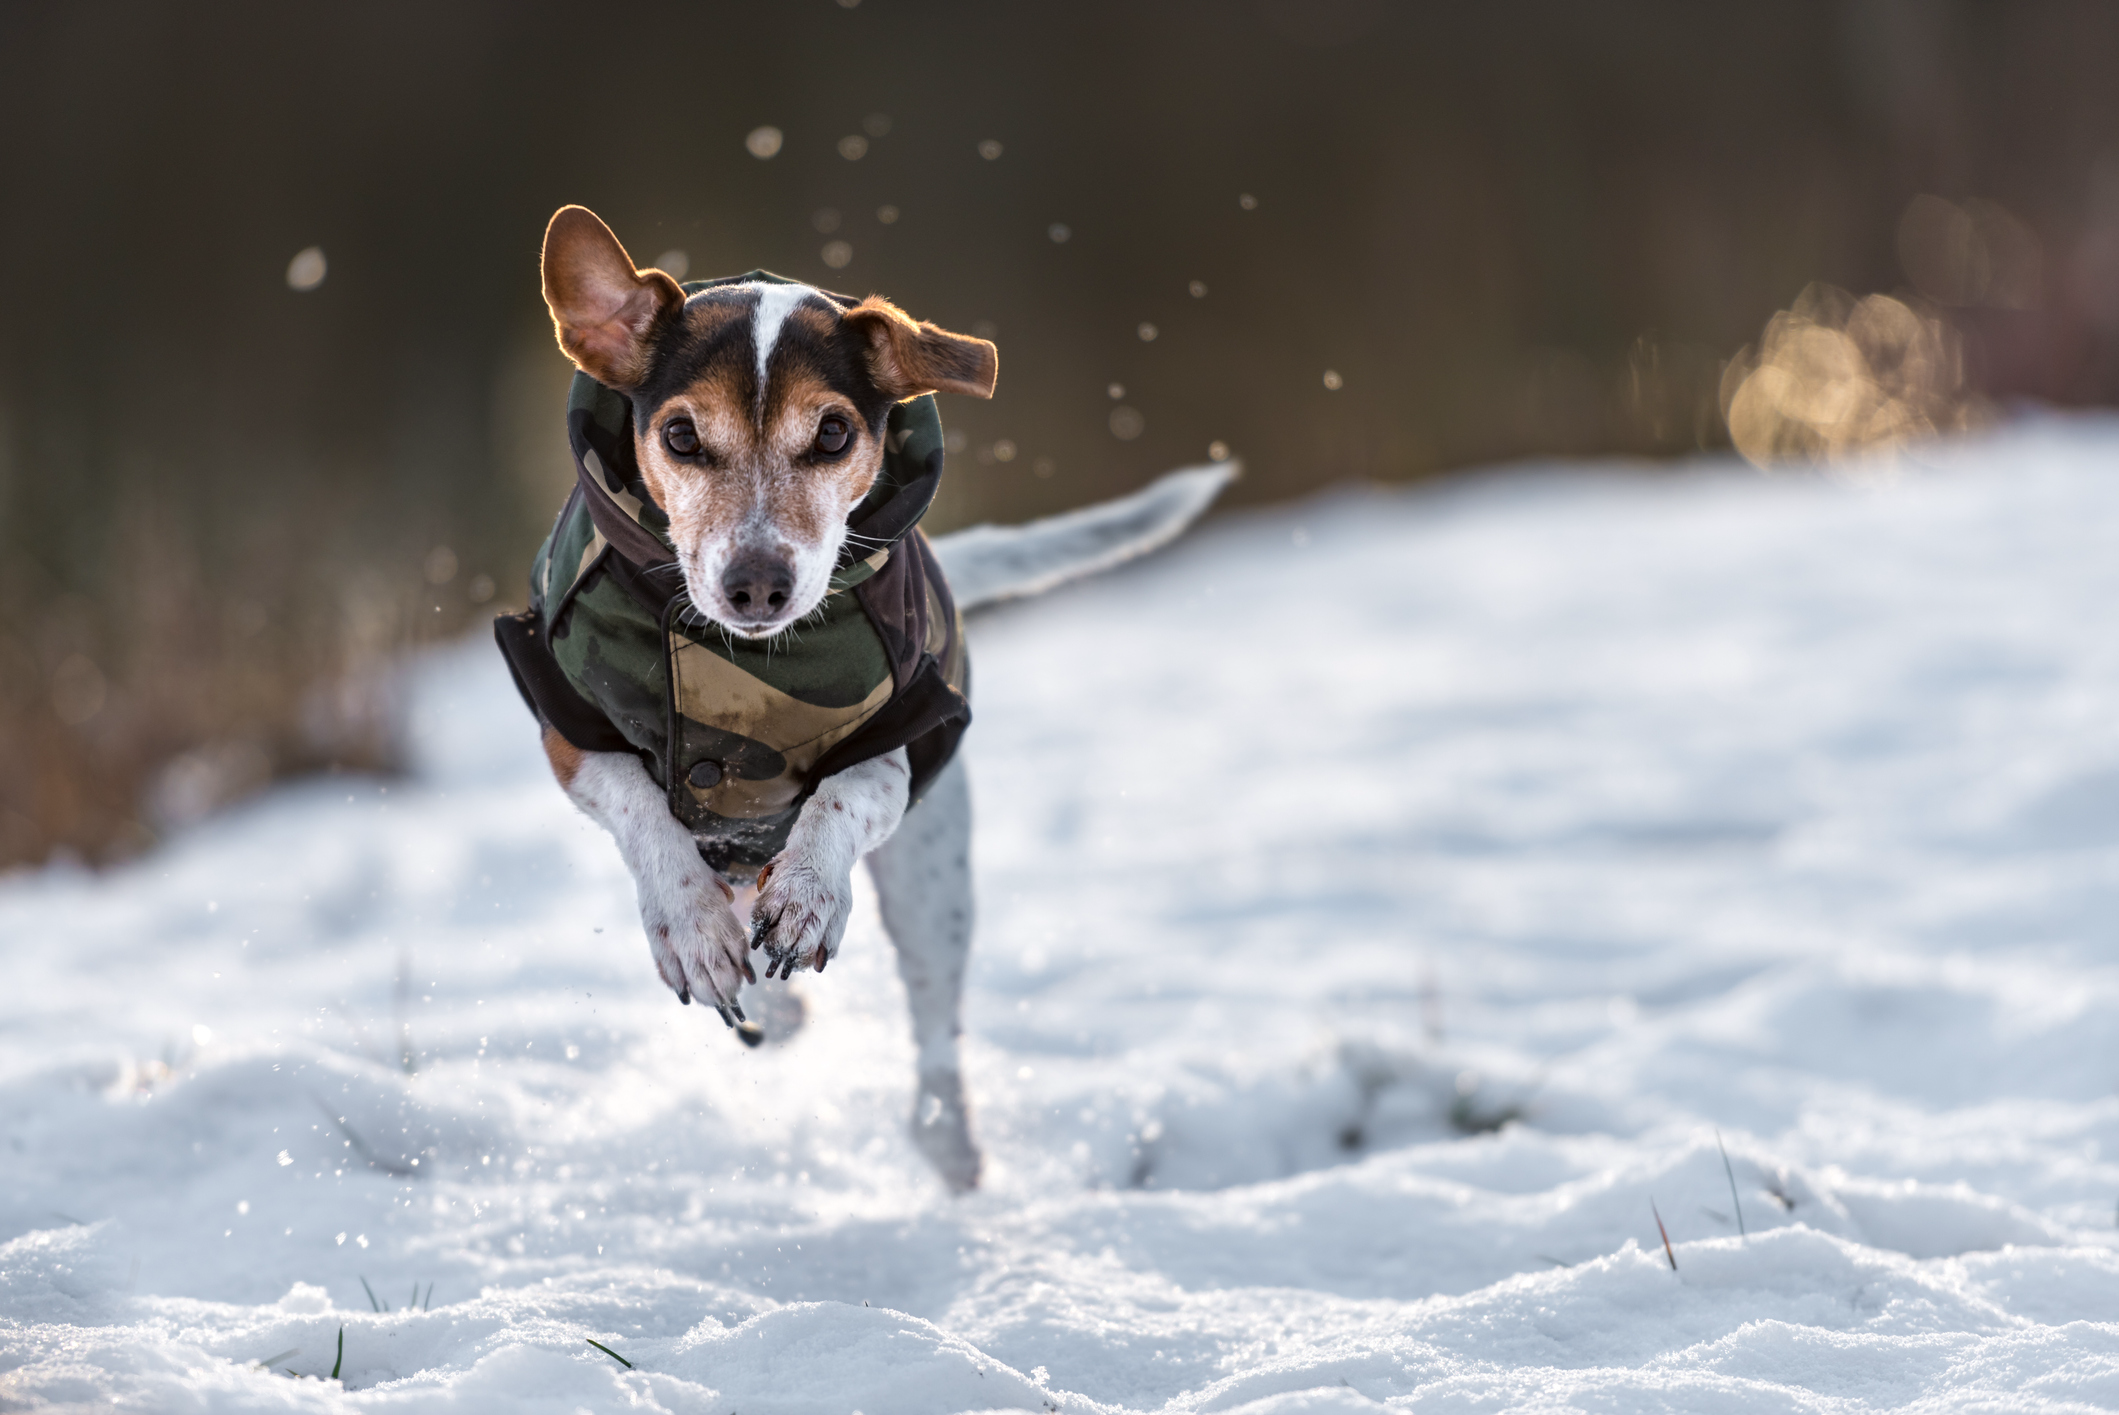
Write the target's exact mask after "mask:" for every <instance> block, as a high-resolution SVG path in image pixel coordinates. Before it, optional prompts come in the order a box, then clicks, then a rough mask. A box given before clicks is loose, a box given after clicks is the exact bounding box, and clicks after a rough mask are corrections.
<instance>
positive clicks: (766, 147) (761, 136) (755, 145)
mask: <svg viewBox="0 0 2119 1415" xmlns="http://www.w3.org/2000/svg"><path fill="white" fill-rule="evenodd" d="M781 141H782V136H781V133H780V130H779V129H778V128H775V127H773V126H771V125H770V124H768V125H767V126H765V127H762V128H752V129H751V130H750V132H749V133H748V134H747V135H745V137H744V139H743V145H744V147H746V148H748V149H749V150H750V155H751V156H752V157H755V158H757V159H758V160H759V161H760V162H763V161H765V160H766V159H767V158H770V157H772V156H773V155H775V154H776V153H778V152H779V151H780V143H781Z"/></svg>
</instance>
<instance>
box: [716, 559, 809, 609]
mask: <svg viewBox="0 0 2119 1415" xmlns="http://www.w3.org/2000/svg"><path fill="white" fill-rule="evenodd" d="M794 589H795V572H794V570H793V569H792V568H791V567H790V566H789V565H788V563H787V562H786V561H784V560H773V559H769V558H767V557H766V556H762V555H748V556H744V557H743V558H741V559H739V560H736V561H734V562H732V563H731V564H730V565H729V567H728V569H727V570H726V571H725V572H723V574H722V576H721V593H723V594H725V595H727V596H728V602H729V603H730V604H732V605H734V606H735V607H736V608H738V609H741V610H746V611H748V612H750V613H752V614H756V615H760V616H763V615H767V614H772V613H775V612H777V611H779V610H781V609H785V608H786V607H787V597H788V596H789V595H791V594H793V593H794Z"/></svg>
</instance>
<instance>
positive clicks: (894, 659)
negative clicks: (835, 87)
mask: <svg viewBox="0 0 2119 1415" xmlns="http://www.w3.org/2000/svg"><path fill="white" fill-rule="evenodd" d="M738 278H739V279H742V280H774V279H776V278H777V277H774V276H770V275H765V274H763V273H753V274H751V275H746V276H741V277H738ZM708 283H709V282H704V281H695V282H691V283H688V284H687V285H686V286H685V287H684V288H685V290H686V292H687V293H690V292H693V291H697V290H700V289H704V288H706V286H707V284H708ZM712 283H717V284H718V283H721V282H712ZM849 303H851V302H849ZM632 419H633V412H632V405H631V403H630V401H629V400H628V399H626V398H625V397H624V396H622V395H620V394H618V393H614V392H612V391H611V390H610V389H608V388H605V387H604V386H603V385H602V384H600V383H597V382H596V381H595V380H594V379H592V378H590V377H589V376H588V375H587V374H576V375H575V376H574V384H573V388H572V390H571V391H570V393H569V396H568V399H567V439H568V442H569V444H570V445H571V447H572V450H573V454H574V472H575V485H574V490H573V492H572V493H571V494H570V495H569V496H568V498H567V501H566V504H565V506H563V507H562V508H561V509H560V512H559V519H558V521H557V523H556V524H554V526H553V527H552V533H551V535H550V536H548V537H546V539H545V542H544V544H543V546H542V547H540V548H539V549H538V552H537V558H536V560H535V561H534V562H533V563H532V565H531V568H530V608H529V609H528V610H527V611H525V612H524V613H521V614H505V615H502V616H500V617H499V618H498V619H497V620H495V621H494V626H493V628H494V634H495V637H496V638H498V639H499V641H500V647H501V651H502V653H503V655H504V656H505V657H506V658H507V660H508V666H509V668H510V670H511V671H512V672H513V673H514V676H515V686H516V687H517V688H518V689H520V690H521V692H522V696H523V700H524V701H525V702H526V703H528V704H529V706H530V710H531V711H532V712H533V713H535V714H536V715H537V717H538V719H539V721H540V722H542V723H543V724H545V725H547V726H549V727H551V728H553V729H554V730H556V731H557V732H558V733H559V735H560V736H562V737H564V738H565V739H566V740H567V741H568V742H570V743H572V744H573V745H574V746H576V747H578V748H580V749H582V750H583V751H591V752H634V753H636V754H638V755H639V757H640V758H641V760H642V761H643V762H645V763H646V765H647V768H648V771H649V773H650V774H651V775H652V776H653V777H654V779H655V781H656V784H658V785H660V786H661V787H662V788H663V789H664V790H665V791H666V792H667V794H668V798H669V804H670V810H671V812H672V813H674V814H675V815H676V817H677V819H678V820H680V821H682V822H683V823H684V825H685V826H686V827H687V828H688V829H689V830H690V831H691V832H692V834H693V835H694V836H695V837H696V838H697V839H698V841H699V849H700V853H701V854H702V855H704V856H705V858H706V860H707V862H708V863H709V864H711V865H713V866H714V867H715V868H716V869H718V870H721V871H723V872H724V873H727V874H731V875H733V876H735V877H737V878H743V879H747V878H750V877H751V876H753V875H755V874H756V873H757V871H758V868H759V867H760V866H762V865H763V864H765V862H766V861H768V860H770V859H771V858H772V857H773V856H774V855H776V854H778V853H779V852H780V850H781V849H782V848H783V847H784V846H785V845H786V843H787V834H788V831H789V830H790V829H791V828H792V827H793V825H794V822H795V816H796V814H797V813H798V812H799V811H800V809H801V806H802V803H803V802H804V801H805V800H807V799H808V797H809V794H810V792H812V791H813V790H814V789H815V788H816V785H817V783H818V782H820V781H822V780H823V779H824V778H825V777H827V776H830V775H831V774H833V773H834V772H838V771H843V770H845V769H846V768H847V767H850V766H853V765H854V764H855V763H857V762H863V761H867V760H869V759H870V758H873V757H879V756H882V755H884V754H885V753H888V752H892V751H895V750H896V749H897V748H899V747H903V748H905V749H906V752H907V755H908V757H909V758H910V760H911V765H912V798H913V799H914V800H918V799H919V797H920V794H921V793H922V792H923V791H924V790H925V789H926V787H927V785H928V783H929V782H931V781H933V779H934V777H935V774H936V773H937V772H939V771H940V770H941V769H942V768H943V767H944V766H946V765H947V764H948V762H949V759H950V757H951V756H953V755H954V754H955V752H956V746H957V741H958V739H959V738H960V737H962V735H963V732H964V729H965V727H967V726H968V725H969V724H970V721H971V705H970V703H969V701H968V700H967V698H966V696H965V692H966V688H967V683H968V676H969V666H968V664H967V662H966V659H965V654H964V637H963V623H962V620H961V618H960V616H959V615H958V613H957V610H956V604H955V602H954V601H953V600H952V599H951V598H950V594H949V585H948V582H947V581H946V580H944V579H943V577H942V569H941V566H940V564H939V563H938V562H937V561H936V559H935V556H934V551H933V549H932V548H931V547H930V546H929V545H928V543H927V538H926V537H925V536H924V535H922V534H921V533H920V529H919V520H920V518H921V516H923V515H924V514H926V511H927V508H928V506H929V504H930V503H931V502H932V501H933V500H934V494H935V490H936V488H937V487H938V486H939V485H940V483H941V479H942V422H941V418H940V417H939V416H938V415H937V413H936V411H935V405H934V398H933V397H932V396H931V395H929V396H924V397H920V398H914V399H911V400H909V401H907V402H903V403H899V404H897V405H896V406H895V407H893V408H892V409H891V410H890V415H889V421H888V423H887V424H886V427H885V430H884V458H883V468H882V471H881V472H880V474H879V475H878V476H877V479H876V484H875V486H874V488H873V489H872V490H870V492H869V493H868V495H867V496H866V497H864V498H863V499H862V501H861V503H860V504H859V505H858V506H856V507H855V508H854V510H853V513H852V514H851V515H850V516H849V517H848V518H847V529H848V532H849V534H848V536H847V540H846V547H845V549H843V550H842V551H841V552H840V555H839V564H838V568H837V570H836V571H835V572H834V573H833V575H832V578H831V587H830V590H829V592H828V593H827V594H826V596H825V599H824V602H823V604H822V605H821V606H820V607H819V609H818V611H817V612H816V613H815V614H814V615H812V616H810V617H809V618H807V619H805V620H804V621H803V622H802V624H801V625H800V626H799V631H798V634H795V635H786V636H782V637H780V638H776V639H774V640H772V641H771V642H770V644H769V645H768V644H767V643H762V642H754V641H751V640H746V639H735V638H733V637H732V636H730V635H727V634H724V633H723V632H722V631H721V630H720V629H719V628H718V627H716V626H714V625H712V624H710V623H708V622H707V621H706V620H705V619H703V618H702V617H700V616H699V614H698V613H697V611H695V610H694V609H693V608H692V606H691V602H690V600H689V598H688V597H687V596H686V594H685V592H684V579H683V576H682V574H681V573H680V572H679V570H678V567H677V564H676V555H675V552H674V550H673V549H672V547H671V544H670V539H669V520H668V518H667V517H666V516H664V515H663V513H662V510H661V508H660V507H658V506H656V505H655V504H654V502H653V501H652V500H651V499H650V498H649V496H648V491H647V487H646V484H645V483H644V482H643V481H642V480H641V478H640V473H639V469H638V466H637V464H636V462H635V460H634V456H633V428H632Z"/></svg>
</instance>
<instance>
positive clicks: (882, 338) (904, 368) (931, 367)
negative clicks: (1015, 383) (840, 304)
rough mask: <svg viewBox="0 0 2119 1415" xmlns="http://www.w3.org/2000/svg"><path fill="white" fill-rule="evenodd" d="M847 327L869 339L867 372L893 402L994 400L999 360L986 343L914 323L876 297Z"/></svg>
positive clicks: (851, 314) (852, 314) (849, 316)
mask: <svg viewBox="0 0 2119 1415" xmlns="http://www.w3.org/2000/svg"><path fill="white" fill-rule="evenodd" d="M846 323H847V325H848V326H850V327H851V328H853V329H854V330H856V331H858V332H859V333H860V334H862V335H863V336H864V337H866V338H867V340H868V350H869V352H868V368H869V372H870V373H871V374H872V375H873V376H874V378H875V381H876V386H877V387H879V388H881V389H882V390H883V391H884V392H886V393H888V394H889V395H890V396H891V397H893V398H896V399H900V400H903V399H906V398H917V397H919V396H920V395H921V394H922V393H969V394H970V395H971V396H972V397H974V398H991V397H992V396H993V380H994V379H995V378H996V377H998V376H999V374H1000V370H1001V356H1000V355H999V353H997V352H996V351H995V350H994V347H993V345H991V344H989V343H987V342H986V341H985V340H984V339H973V338H972V337H971V336H969V335H967V334H951V333H950V332H949V331H948V330H946V329H938V328H936V327H935V326H934V325H932V324H919V323H915V322H914V321H913V318H912V316H911V315H909V314H907V313H905V311H903V310H901V309H899V308H898V307H897V306H896V305H894V304H892V303H891V302H890V301H888V300H886V299H884V298H883V297H882V296H880V295H870V296H869V297H868V298H867V299H865V300H863V301H861V303H860V304H858V305H855V306H854V307H853V308H852V309H850V310H848V311H847V312H846Z"/></svg>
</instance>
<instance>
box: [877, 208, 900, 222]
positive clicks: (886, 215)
mask: <svg viewBox="0 0 2119 1415" xmlns="http://www.w3.org/2000/svg"><path fill="white" fill-rule="evenodd" d="M899 214H900V213H899V211H898V209H897V208H896V207H894V206H891V205H890V204H888V203H887V202H886V203H885V204H884V205H882V206H879V207H877V208H876V220H878V221H880V222H882V223H883V224H884V225H885V226H895V225H897V224H898V216H899Z"/></svg>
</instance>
